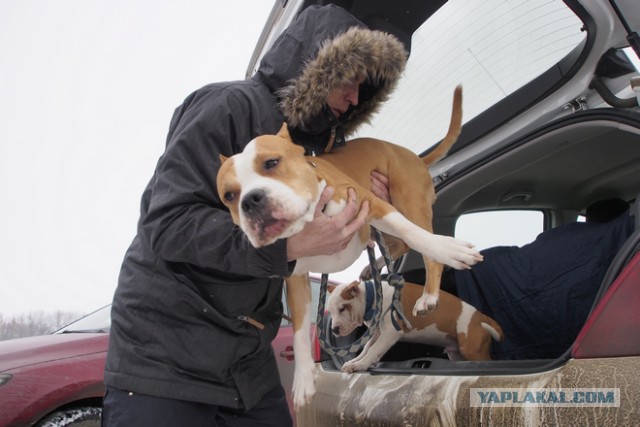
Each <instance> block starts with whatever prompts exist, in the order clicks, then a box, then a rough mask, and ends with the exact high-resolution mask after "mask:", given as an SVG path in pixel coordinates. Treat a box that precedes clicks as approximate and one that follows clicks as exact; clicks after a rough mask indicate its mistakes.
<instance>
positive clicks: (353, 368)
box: [342, 360, 369, 374]
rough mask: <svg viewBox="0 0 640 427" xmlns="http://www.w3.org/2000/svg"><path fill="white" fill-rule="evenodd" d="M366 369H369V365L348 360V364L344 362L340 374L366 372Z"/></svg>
mask: <svg viewBox="0 0 640 427" xmlns="http://www.w3.org/2000/svg"><path fill="white" fill-rule="evenodd" d="M367 369H369V365H367V364H365V363H362V362H360V361H357V360H350V361H349V362H346V363H345V364H344V365H342V372H346V373H347V374H352V373H354V372H361V371H366V370H367Z"/></svg>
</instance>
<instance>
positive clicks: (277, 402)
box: [102, 387, 292, 427]
mask: <svg viewBox="0 0 640 427" xmlns="http://www.w3.org/2000/svg"><path fill="white" fill-rule="evenodd" d="M291 425H292V421H291V414H290V413H289V407H288V405H287V400H286V398H285V393H284V389H283V388H282V387H276V388H275V389H273V390H272V391H271V392H269V393H267V395H266V396H264V397H263V398H262V400H261V401H260V402H259V403H258V404H257V405H256V406H255V407H253V408H251V410H249V411H245V410H241V409H231V408H226V407H223V406H215V405H207V404H204V403H196V402H186V401H182V400H173V399H164V398H161V397H153V396H146V395H143V394H136V393H130V392H128V391H122V390H118V389H116V388H112V387H107V391H106V393H105V397H104V402H103V408H102V426H103V427H131V426H136V427H145V426H149V427H151V426H153V427H182V426H190V427H191V426H193V427H198V426H203V427H204V426H207V427H253V426H264V427H268V426H270V427H290V426H291Z"/></svg>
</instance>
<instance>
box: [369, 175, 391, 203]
mask: <svg viewBox="0 0 640 427" xmlns="http://www.w3.org/2000/svg"><path fill="white" fill-rule="evenodd" d="M371 192H372V193H373V194H375V195H376V196H378V198H380V199H382V200H384V201H385V202H387V203H389V204H391V195H390V194H389V178H388V177H387V176H386V175H383V174H381V173H380V172H376V171H372V172H371Z"/></svg>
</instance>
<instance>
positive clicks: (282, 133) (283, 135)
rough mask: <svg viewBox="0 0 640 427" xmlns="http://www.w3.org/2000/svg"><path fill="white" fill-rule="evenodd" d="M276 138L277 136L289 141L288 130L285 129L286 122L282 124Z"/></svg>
mask: <svg viewBox="0 0 640 427" xmlns="http://www.w3.org/2000/svg"><path fill="white" fill-rule="evenodd" d="M276 136H279V137H280V138H284V139H287V140H291V135H289V128H288V127H287V122H283V123H282V127H281V128H280V130H279V131H278V133H277V134H276Z"/></svg>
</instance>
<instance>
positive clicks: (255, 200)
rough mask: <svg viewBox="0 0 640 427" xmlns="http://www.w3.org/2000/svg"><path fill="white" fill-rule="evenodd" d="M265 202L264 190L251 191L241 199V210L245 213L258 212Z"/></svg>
mask: <svg viewBox="0 0 640 427" xmlns="http://www.w3.org/2000/svg"><path fill="white" fill-rule="evenodd" d="M266 200H267V193H266V192H265V191H264V190H252V191H250V192H249V193H248V194H246V195H245V196H244V197H243V198H242V210H243V211H244V212H245V213H247V214H251V213H255V212H256V211H260V210H261V208H262V207H263V206H264V203H265V201H266Z"/></svg>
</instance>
